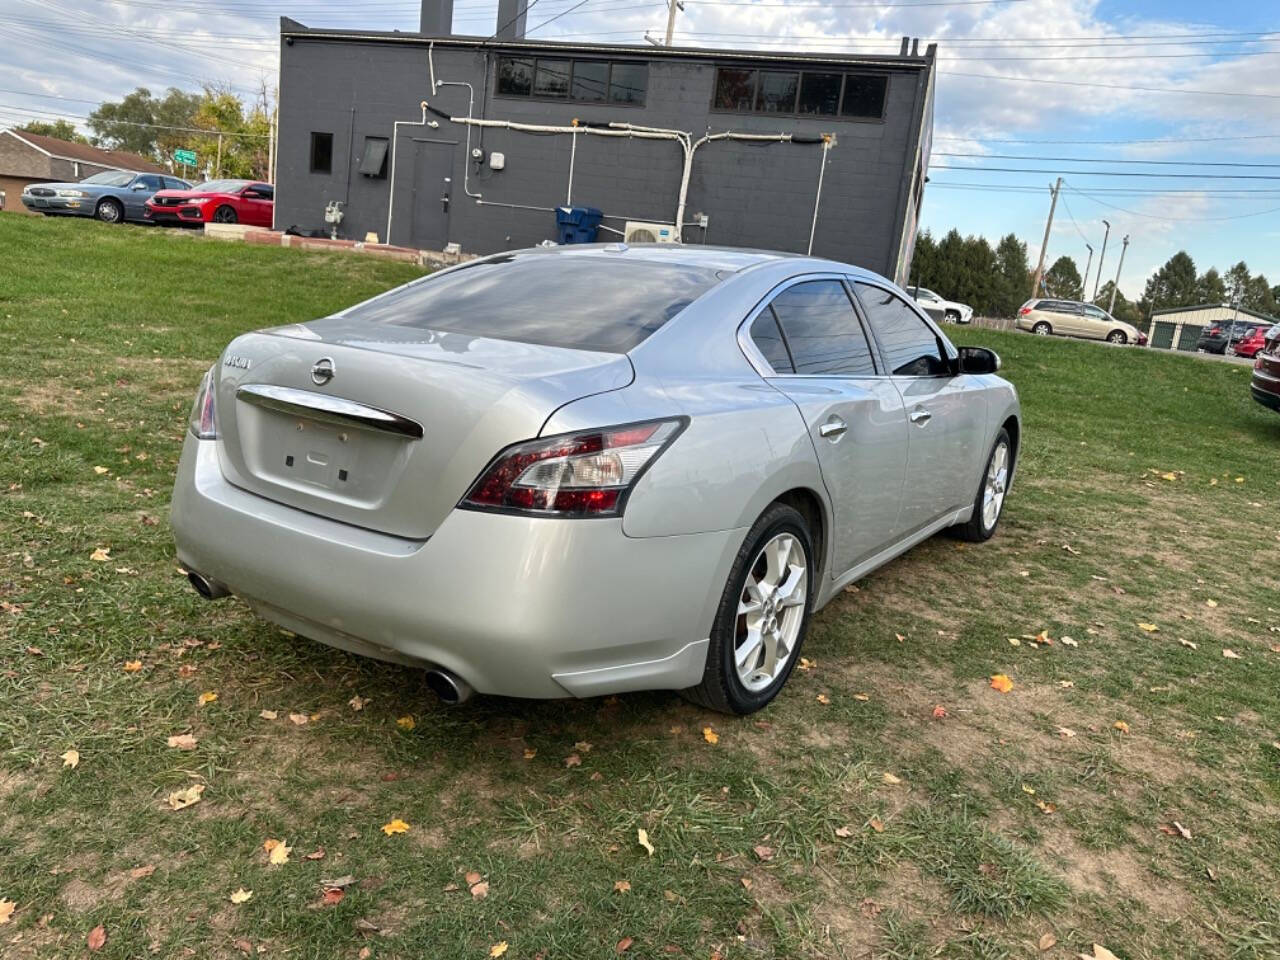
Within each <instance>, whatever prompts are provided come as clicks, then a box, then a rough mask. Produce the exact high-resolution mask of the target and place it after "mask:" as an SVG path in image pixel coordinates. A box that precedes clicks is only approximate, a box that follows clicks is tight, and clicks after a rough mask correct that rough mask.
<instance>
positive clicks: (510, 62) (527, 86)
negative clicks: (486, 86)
mask: <svg viewBox="0 0 1280 960" xmlns="http://www.w3.org/2000/svg"><path fill="white" fill-rule="evenodd" d="M498 92H499V93H502V94H506V95H507V96H509V97H527V96H529V94H531V93H533V61H532V60H527V59H523V58H517V57H500V58H499V59H498Z"/></svg>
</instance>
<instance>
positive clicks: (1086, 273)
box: [1080, 243, 1093, 299]
mask: <svg viewBox="0 0 1280 960" xmlns="http://www.w3.org/2000/svg"><path fill="white" fill-rule="evenodd" d="M1085 246H1086V247H1087V248H1088V250H1089V261H1088V262H1087V263H1086V264H1085V265H1084V283H1082V284H1080V297H1081V298H1082V299H1083V297H1084V292H1085V291H1086V290H1088V289H1089V268H1090V267H1092V266H1093V244H1091V243H1086V244H1085Z"/></svg>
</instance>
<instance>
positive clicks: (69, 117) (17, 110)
mask: <svg viewBox="0 0 1280 960" xmlns="http://www.w3.org/2000/svg"><path fill="white" fill-rule="evenodd" d="M0 109H3V110H5V111H6V112H7V113H9V114H11V115H17V114H24V113H28V114H40V115H43V116H46V117H51V118H52V119H54V120H66V121H67V122H72V121H75V122H78V123H88V122H90V118H89V117H86V116H80V115H77V114H64V113H56V112H54V111H52V110H35V109H32V108H30V107H18V106H14V105H13V104H8V103H0ZM28 122H30V121H28ZM97 122H98V123H100V124H102V125H103V126H106V125H108V124H123V125H124V126H127V127H146V128H148V129H152V130H176V131H180V132H183V133H201V134H208V135H210V136H214V137H216V136H218V135H222V136H224V137H252V138H253V139H255V140H267V139H269V138H270V134H267V133H241V132H236V131H232V130H207V129H205V128H204V127H174V126H169V125H167V124H163V123H143V122H142V121H141V120H110V119H106V118H99V119H98V120H97Z"/></svg>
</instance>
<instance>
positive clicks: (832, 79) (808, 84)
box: [800, 73, 841, 117]
mask: <svg viewBox="0 0 1280 960" xmlns="http://www.w3.org/2000/svg"><path fill="white" fill-rule="evenodd" d="M840 79H841V77H840V74H838V73H806V74H805V75H804V76H803V77H801V78H800V112H801V113H817V114H821V115H822V116H827V117H829V116H834V115H835V113H836V111H837V110H838V109H839V108H840Z"/></svg>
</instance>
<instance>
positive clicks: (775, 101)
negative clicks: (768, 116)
mask: <svg viewBox="0 0 1280 960" xmlns="http://www.w3.org/2000/svg"><path fill="white" fill-rule="evenodd" d="M799 84H800V74H798V73H779V72H777V71H775V70H761V71H760V99H759V101H758V102H757V103H756V109H757V110H759V111H760V112H761V113H795V112H796V88H797V87H798V86H799Z"/></svg>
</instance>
